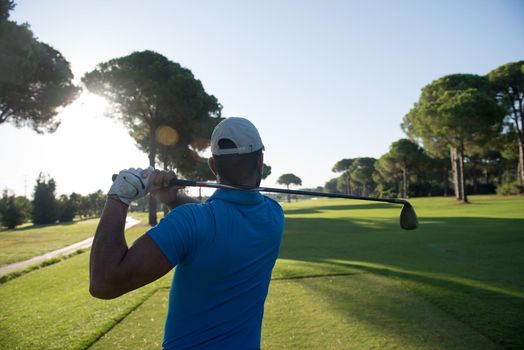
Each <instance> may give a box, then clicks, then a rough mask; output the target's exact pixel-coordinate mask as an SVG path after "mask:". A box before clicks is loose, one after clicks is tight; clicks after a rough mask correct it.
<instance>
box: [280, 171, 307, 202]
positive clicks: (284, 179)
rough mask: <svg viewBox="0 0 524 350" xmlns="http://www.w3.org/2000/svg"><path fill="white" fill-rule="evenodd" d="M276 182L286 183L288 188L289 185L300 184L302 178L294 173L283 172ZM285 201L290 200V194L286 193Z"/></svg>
mask: <svg viewBox="0 0 524 350" xmlns="http://www.w3.org/2000/svg"><path fill="white" fill-rule="evenodd" d="M277 183H278V184H280V185H286V187H287V189H288V190H289V185H302V180H301V179H300V178H299V177H298V176H296V175H295V174H283V175H280V177H279V178H278V179H277ZM287 201H288V202H291V196H290V195H289V193H288V195H287Z"/></svg>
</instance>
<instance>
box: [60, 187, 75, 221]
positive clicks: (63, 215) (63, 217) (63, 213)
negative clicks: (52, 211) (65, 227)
mask: <svg viewBox="0 0 524 350" xmlns="http://www.w3.org/2000/svg"><path fill="white" fill-rule="evenodd" d="M71 197H72V196H71ZM71 197H70V196H68V195H65V194H63V195H61V196H60V198H59V199H58V201H57V212H58V215H57V216H58V221H59V222H71V221H73V219H74V218H75V212H76V208H75V203H74V199H73V200H72V199H71Z"/></svg>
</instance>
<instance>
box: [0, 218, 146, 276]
mask: <svg viewBox="0 0 524 350" xmlns="http://www.w3.org/2000/svg"><path fill="white" fill-rule="evenodd" d="M139 223H140V220H137V219H135V218H133V217H130V216H128V217H127V218H126V227H125V229H126V230H127V229H129V228H131V227H133V226H135V225H137V224H139ZM93 238H94V237H90V238H87V239H84V240H83V241H80V242H77V243H74V244H71V245H68V246H67V247H64V248H60V249H57V250H53V251H51V252H47V253H45V254H42V255H39V256H35V257H33V258H31V259H27V260H24V261H19V262H17V263H14V264H9V265H5V266H2V267H0V277H1V276H3V275H6V274H8V273H10V272H13V271H16V270H22V269H25V268H26V267H28V266H31V265H34V264H38V263H40V262H42V261H44V260H47V259H51V258H54V257H57V256H62V255H67V254H71V253H74V252H76V251H77V250H78V249H85V248H88V247H90V246H91V243H92V242H93Z"/></svg>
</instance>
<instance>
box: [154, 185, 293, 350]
mask: <svg viewBox="0 0 524 350" xmlns="http://www.w3.org/2000/svg"><path fill="white" fill-rule="evenodd" d="M283 229H284V214H283V211H282V208H281V207H280V205H279V204H278V203H277V202H275V201H273V200H272V199H270V198H267V197H265V196H262V195H261V194H260V193H259V192H240V191H231V190H222V189H220V190H217V191H216V192H215V193H214V194H213V196H212V197H211V198H209V200H208V201H207V202H205V203H203V204H186V205H182V206H180V207H177V208H176V209H174V210H172V211H171V212H170V213H169V214H167V215H166V217H165V218H163V219H162V220H161V221H160V223H159V224H158V225H157V226H155V227H153V228H152V229H150V230H149V231H148V235H149V236H150V237H151V238H152V239H153V241H155V243H156V244H157V245H158V247H159V248H160V249H161V250H162V252H163V253H164V255H165V256H166V257H167V258H168V259H169V261H170V262H171V264H173V266H176V269H175V274H174V277H173V282H172V285H171V290H170V295H169V307H168V312H167V319H166V324H165V333H164V342H163V346H164V348H165V349H189V348H191V349H259V348H260V332H261V327H262V316H263V314H264V301H265V299H266V295H267V292H268V287H269V281H270V279H271V271H272V269H273V266H274V265H275V261H276V259H277V256H278V253H279V249H280V241H281V238H282V232H283Z"/></svg>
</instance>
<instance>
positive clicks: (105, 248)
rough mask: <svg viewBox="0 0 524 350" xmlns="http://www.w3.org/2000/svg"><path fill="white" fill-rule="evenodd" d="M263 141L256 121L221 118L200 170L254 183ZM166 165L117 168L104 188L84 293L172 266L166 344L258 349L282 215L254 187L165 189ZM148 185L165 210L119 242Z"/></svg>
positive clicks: (113, 289) (124, 288)
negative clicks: (197, 191)
mask: <svg viewBox="0 0 524 350" xmlns="http://www.w3.org/2000/svg"><path fill="white" fill-rule="evenodd" d="M263 150H264V146H263V144H262V140H261V138H260V135H259V133H258V131H257V129H256V128H255V126H254V125H253V124H252V123H251V122H250V121H249V120H247V119H244V118H227V119H225V120H223V121H222V122H221V123H220V124H218V125H217V127H216V128H215V130H214V131H213V134H212V136H211V153H212V154H213V156H212V157H211V158H209V162H208V163H209V167H210V168H211V170H212V171H213V173H214V174H215V175H216V178H217V181H218V182H220V183H223V184H228V185H235V186H246V187H258V186H259V184H260V181H261V178H262V165H263ZM173 178H175V174H174V173H173V172H164V171H158V170H154V169H152V168H149V169H145V170H142V169H129V170H124V171H121V172H120V173H119V174H118V176H117V178H116V179H115V181H114V183H113V185H112V187H111V189H110V190H109V193H108V198H107V202H106V205H105V208H104V211H103V213H102V217H101V218H100V223H99V225H98V228H97V231H96V234H95V238H94V241H93V247H92V250H91V258H90V293H91V294H92V295H93V296H95V297H97V298H102V299H111V298H116V297H118V296H120V295H122V294H124V293H127V292H129V291H131V290H134V289H137V288H140V287H142V286H143V285H146V284H148V283H150V282H152V281H154V280H156V279H158V278H160V277H162V276H163V275H165V274H166V273H168V272H169V271H170V270H171V269H172V268H174V267H176V269H175V273H174V277H173V281H172V285H171V291H170V295H169V307H168V311H167V319H166V323H165V333H164V341H163V346H164V348H165V349H259V348H260V333H261V326H262V317H263V314H264V301H265V299H266V296H267V292H268V287H269V281H270V279H271V272H272V270H273V266H274V265H275V261H276V259H277V256H278V253H279V248H280V241H281V238H282V231H283V228H284V216H283V212H282V208H281V207H280V205H279V204H278V203H277V202H275V201H273V200H271V199H270V198H267V197H265V196H263V195H261V194H260V193H259V192H241V191H233V190H224V189H219V190H216V191H215V193H214V194H213V195H212V196H211V197H210V198H209V199H208V200H207V201H206V202H205V203H198V201H196V200H195V199H193V198H191V197H188V196H185V195H184V194H183V193H181V191H179V188H173V187H170V188H168V187H167V185H168V183H169V181H170V180H171V179H173ZM148 191H151V193H152V194H153V195H155V196H156V197H157V198H158V199H159V200H160V201H161V202H163V203H164V204H166V205H167V206H168V207H169V208H170V209H172V210H171V211H170V212H169V213H168V214H167V215H166V216H165V217H164V218H163V219H162V220H161V221H160V223H159V224H158V225H157V226H155V227H153V228H151V229H150V230H149V231H148V232H146V233H145V234H144V235H143V236H141V237H140V238H138V239H137V240H136V241H135V243H134V244H133V245H132V246H131V247H130V248H128V246H127V244H126V241H125V237H124V226H125V219H126V215H127V210H128V206H129V203H130V202H131V201H133V200H136V199H138V198H140V197H142V196H144V195H145V194H146V193H147V192H148Z"/></svg>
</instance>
